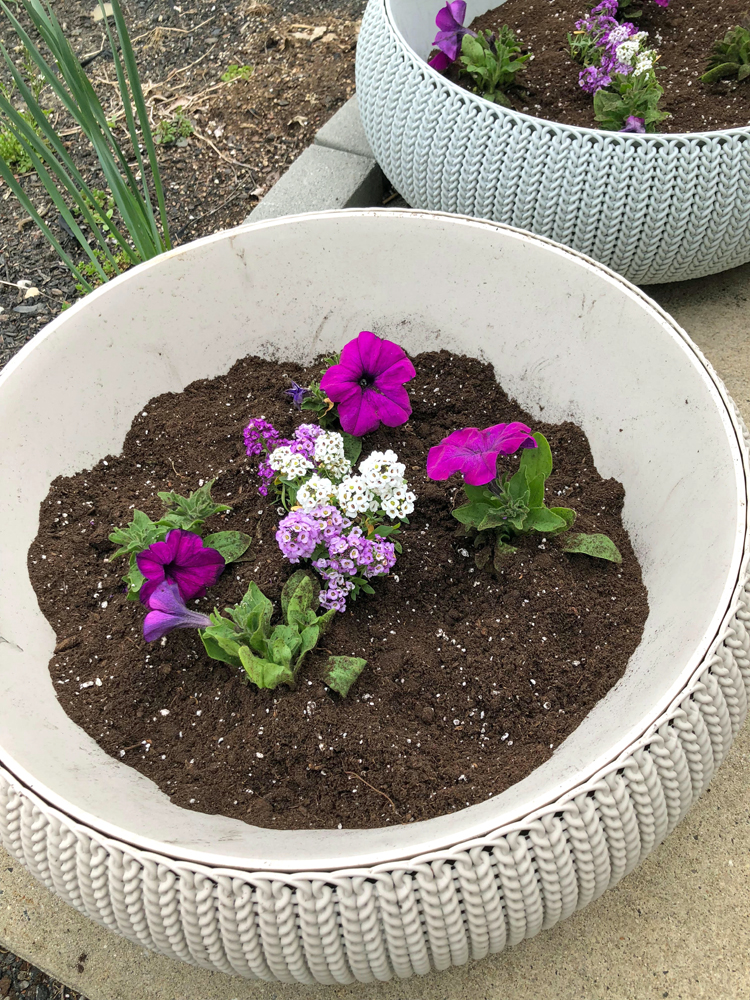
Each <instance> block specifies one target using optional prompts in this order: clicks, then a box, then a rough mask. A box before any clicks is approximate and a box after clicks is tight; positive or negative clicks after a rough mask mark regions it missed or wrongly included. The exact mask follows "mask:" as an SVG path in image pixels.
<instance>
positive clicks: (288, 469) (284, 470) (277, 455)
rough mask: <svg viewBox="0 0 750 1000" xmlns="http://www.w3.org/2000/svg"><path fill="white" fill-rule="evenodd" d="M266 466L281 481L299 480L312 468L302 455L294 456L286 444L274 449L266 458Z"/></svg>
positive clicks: (310, 463)
mask: <svg viewBox="0 0 750 1000" xmlns="http://www.w3.org/2000/svg"><path fill="white" fill-rule="evenodd" d="M268 464H269V465H270V466H271V468H272V469H273V470H274V472H278V473H279V475H280V476H281V477H282V479H299V478H300V477H301V476H304V475H305V473H306V472H309V470H310V469H312V468H313V464H312V462H308V460H307V459H306V458H305V456H304V455H298V454H295V453H294V452H293V451H292V449H291V447H290V446H289V445H287V444H283V445H281V446H280V447H279V448H274V450H273V451H272V452H271V454H270V455H269V456H268Z"/></svg>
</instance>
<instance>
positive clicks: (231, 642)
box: [199, 612, 242, 667]
mask: <svg viewBox="0 0 750 1000" xmlns="http://www.w3.org/2000/svg"><path fill="white" fill-rule="evenodd" d="M210 618H211V622H212V624H211V625H210V626H209V627H208V628H204V629H201V630H200V633H199V634H200V637H201V641H202V642H203V645H204V647H205V650H206V652H207V653H208V655H209V656H210V657H211V659H213V660H221V661H222V662H223V663H229V664H231V665H232V666H233V667H241V666H242V661H241V660H240V642H239V641H238V636H237V631H236V628H235V626H234V625H233V624H232V622H230V621H229V620H228V619H226V618H222V616H221V615H219V614H217V613H216V612H214V613H213V614H211V615H210Z"/></svg>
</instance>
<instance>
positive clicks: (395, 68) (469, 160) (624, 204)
mask: <svg viewBox="0 0 750 1000" xmlns="http://www.w3.org/2000/svg"><path fill="white" fill-rule="evenodd" d="M391 2H392V3H394V4H395V3H396V0H391ZM400 2H402V3H407V4H408V3H410V2H412V0H400ZM356 76H357V97H358V102H359V110H360V113H361V116H362V124H363V125H364V129H365V132H366V134H367V138H368V140H369V142H370V145H371V146H372V149H373V151H374V153H375V156H376V158H377V160H378V162H379V163H380V165H381V167H382V168H383V170H384V172H385V173H386V175H387V176H388V178H389V179H390V180H391V182H392V183H393V184H394V186H395V187H396V188H397V189H398V191H399V192H400V193H401V194H402V195H403V197H404V198H405V199H406V201H407V202H408V203H409V205H411V206H412V207H414V208H421V209H432V210H440V211H445V212H456V213H460V214H463V215H472V216H475V217H478V218H486V219H492V220H494V221H496V222H504V223H507V224H509V225H512V226H516V227H518V228H520V229H526V230H530V231H531V232H533V233H537V234H538V235H540V236H546V237H548V238H549V239H552V240H555V241H557V242H559V243H563V244H565V245H567V246H571V247H573V248H574V249H575V250H579V251H581V252H582V253H585V254H588V255H589V256H591V257H593V258H595V259H596V260H599V261H601V262H602V263H603V264H606V265H607V266H609V267H611V268H612V269H613V270H614V271H617V272H619V273H620V274H622V275H624V276H625V277H626V278H629V279H630V280H631V281H633V282H635V283H644V282H649V283H656V282H664V281H677V280H682V279H685V278H698V277H702V276H703V275H706V274H714V273H716V272H717V271H723V270H725V269H727V268H730V267H736V266H737V265H739V264H744V263H745V262H746V261H748V260H750V129H747V128H743V129H729V130H725V131H722V132H705V133H698V132H696V133H691V134H689V135H680V136H678V135H674V136H670V135H654V136H633V135H621V134H619V133H616V132H604V131H596V130H593V129H577V128H575V126H570V125H555V124H553V123H550V122H545V121H542V120H541V119H536V118H531V117H530V116H528V115H523V114H519V113H516V112H514V111H512V110H509V109H507V108H502V107H500V106H498V105H493V104H489V103H488V102H487V101H485V100H484V99H482V98H480V97H477V96H475V95H473V94H470V93H468V92H467V91H465V90H462V89H460V88H459V87H458V86H456V85H455V84H454V83H452V82H450V81H448V80H443V79H439V78H436V76H435V74H434V73H433V72H432V71H431V70H430V69H428V67H427V66H426V64H425V63H424V62H423V61H422V60H421V59H420V58H419V57H417V56H416V55H415V54H414V53H413V52H412V51H411V49H410V48H408V47H407V46H406V45H405V44H404V42H403V41H402V40H401V38H400V37H399V36H398V35H397V33H396V32H395V31H394V28H393V25H392V23H391V21H390V19H389V16H388V13H387V11H386V7H385V0H370V2H369V4H368V6H367V9H366V11H365V16H364V19H363V21H362V29H361V32H360V36H359V41H358V43H357V66H356Z"/></svg>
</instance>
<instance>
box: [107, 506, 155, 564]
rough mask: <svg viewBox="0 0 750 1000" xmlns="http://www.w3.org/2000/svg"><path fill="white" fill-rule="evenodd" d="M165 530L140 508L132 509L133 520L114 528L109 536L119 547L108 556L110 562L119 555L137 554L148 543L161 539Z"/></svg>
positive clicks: (151, 543)
mask: <svg viewBox="0 0 750 1000" xmlns="http://www.w3.org/2000/svg"><path fill="white" fill-rule="evenodd" d="M164 535H165V532H164V531H163V530H162V529H161V528H160V527H159V526H158V525H157V524H154V522H153V521H152V520H151V518H150V517H149V516H148V514H144V513H143V511H142V510H134V511H133V520H132V521H131V522H130V524H128V525H126V526H125V527H124V528H115V530H114V531H113V532H112V533H111V535H110V536H109V540H110V542H114V543H115V545H119V546H120V548H119V549H118V550H117V551H116V552H113V553H112V555H111V556H110V557H109V558H110V562H111V561H112V560H113V559H118V558H119V557H120V556H126V555H137V554H138V553H139V552H143V550H144V549H147V548H148V547H149V545H153V543H154V542H158V541H159V540H161V539H163V538H164Z"/></svg>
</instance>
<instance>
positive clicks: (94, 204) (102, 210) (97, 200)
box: [73, 188, 115, 233]
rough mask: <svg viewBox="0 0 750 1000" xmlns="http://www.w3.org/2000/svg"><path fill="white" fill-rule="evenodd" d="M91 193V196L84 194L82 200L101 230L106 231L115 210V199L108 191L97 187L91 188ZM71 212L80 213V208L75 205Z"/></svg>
mask: <svg viewBox="0 0 750 1000" xmlns="http://www.w3.org/2000/svg"><path fill="white" fill-rule="evenodd" d="M91 194H92V195H93V198H89V197H87V196H84V199H83V200H84V201H85V203H86V207H87V208H88V209H89V211H90V212H91V214H92V216H93V217H94V222H95V223H96V224H97V226H98V227H99V228H100V229H101V231H102V232H103V233H108V232H109V223H110V222H111V221H112V216H113V215H114V211H115V199H114V198H113V197H112V195H111V194H110V193H109V192H108V191H102V190H100V189H99V188H92V189H91ZM73 214H74V215H80V214H81V210H80V209H79V208H78V207H77V206H76V207H74V208H73Z"/></svg>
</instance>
